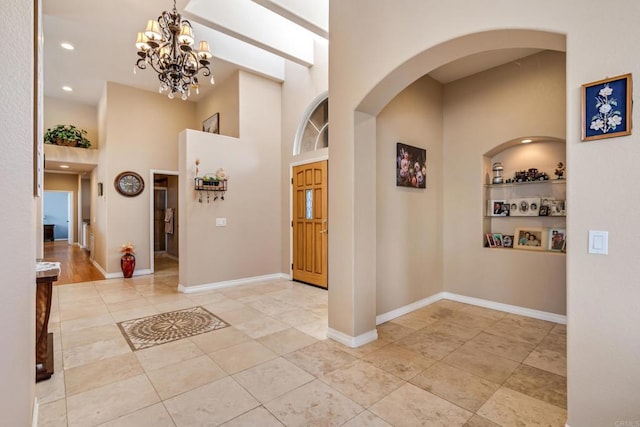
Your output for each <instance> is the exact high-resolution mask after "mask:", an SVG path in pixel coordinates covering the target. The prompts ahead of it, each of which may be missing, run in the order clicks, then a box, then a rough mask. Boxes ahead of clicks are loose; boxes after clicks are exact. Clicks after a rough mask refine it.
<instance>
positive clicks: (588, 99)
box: [581, 74, 633, 141]
mask: <svg viewBox="0 0 640 427" xmlns="http://www.w3.org/2000/svg"><path fill="white" fill-rule="evenodd" d="M631 94H632V78H631V74H623V75H620V76H616V77H611V78H606V79H603V80H598V81H596V82H592V83H586V84H583V85H582V96H581V113H582V141H592V140H596V139H603V138H613V137H617V136H624V135H630V134H631V110H632V107H633V105H632V99H631Z"/></svg>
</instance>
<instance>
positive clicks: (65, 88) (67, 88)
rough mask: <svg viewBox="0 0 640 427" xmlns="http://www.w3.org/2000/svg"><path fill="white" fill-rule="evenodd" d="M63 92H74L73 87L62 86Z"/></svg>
mask: <svg viewBox="0 0 640 427" xmlns="http://www.w3.org/2000/svg"><path fill="white" fill-rule="evenodd" d="M62 90H64V91H65V92H73V89H71V86H62Z"/></svg>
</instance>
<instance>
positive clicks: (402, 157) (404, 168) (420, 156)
mask: <svg viewBox="0 0 640 427" xmlns="http://www.w3.org/2000/svg"><path fill="white" fill-rule="evenodd" d="M396 186H398V187H413V188H427V150H425V149H424V148H418V147H412V146H411V145H407V144H402V143H400V142H398V143H397V149H396Z"/></svg>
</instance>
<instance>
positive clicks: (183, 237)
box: [179, 72, 283, 287]
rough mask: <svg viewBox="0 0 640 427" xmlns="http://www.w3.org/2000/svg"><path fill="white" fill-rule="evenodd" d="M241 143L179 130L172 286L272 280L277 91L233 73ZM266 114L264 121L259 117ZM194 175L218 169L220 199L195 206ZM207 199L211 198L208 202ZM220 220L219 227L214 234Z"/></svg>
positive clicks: (276, 234) (276, 264) (277, 220)
mask: <svg viewBox="0 0 640 427" xmlns="http://www.w3.org/2000/svg"><path fill="white" fill-rule="evenodd" d="M239 82H240V86H239V87H240V92H239V93H240V117H241V121H240V123H241V128H240V135H241V137H240V138H238V139H236V138H231V137H228V136H224V135H214V134H208V133H203V132H199V131H192V130H187V131H185V132H183V133H181V134H180V159H179V160H180V189H179V191H180V206H179V211H180V219H179V226H180V233H181V234H180V285H182V286H183V287H190V286H197V285H204V284H210V283H218V282H223V281H228V280H236V279H245V278H248V277H255V276H262V275H269V274H274V273H280V271H281V270H280V264H281V263H280V259H281V250H282V248H281V243H280V242H281V240H280V236H281V234H282V233H283V230H282V228H281V216H282V211H281V209H280V205H281V197H282V194H281V192H280V180H281V159H280V150H279V147H280V102H281V95H280V85H279V84H278V83H274V82H272V81H269V80H266V79H263V78H261V77H257V76H254V75H251V74H248V73H244V72H240V78H239ZM265 111H269V112H270V114H264V112H265ZM196 159H199V160H200V168H199V169H200V174H199V175H200V176H202V175H204V174H205V173H207V172H215V171H216V170H217V169H218V168H220V167H222V168H224V169H225V170H226V171H227V173H228V174H229V176H230V178H229V181H228V191H227V193H226V194H225V200H224V201H223V200H217V201H215V202H214V201H213V200H212V199H211V201H210V203H207V195H206V194H203V202H202V203H199V202H198V194H197V192H196V191H195V190H194V188H193V183H194V181H193V179H194V178H195V160H196ZM211 197H213V196H211ZM216 218H226V220H227V226H226V227H216Z"/></svg>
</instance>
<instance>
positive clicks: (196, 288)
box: [178, 273, 291, 294]
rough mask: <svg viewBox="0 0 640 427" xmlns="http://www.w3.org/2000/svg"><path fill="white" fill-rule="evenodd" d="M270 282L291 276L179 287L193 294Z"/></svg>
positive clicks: (279, 274) (276, 274) (281, 274)
mask: <svg viewBox="0 0 640 427" xmlns="http://www.w3.org/2000/svg"><path fill="white" fill-rule="evenodd" d="M268 280H291V276H289V275H288V274H284V273H275V274H267V275H264V276H254V277H245V278H242V279H234V280H227V281H224V282H214V283H205V284H202V285H195V286H183V285H181V284H179V285H178V291H179V292H182V293H185V294H191V293H194V292H202V291H210V290H213V289H222V288H229V287H231V286H239V285H247V284H250V283H256V282H265V281H268Z"/></svg>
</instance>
